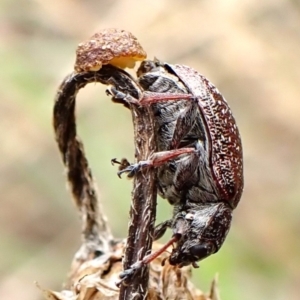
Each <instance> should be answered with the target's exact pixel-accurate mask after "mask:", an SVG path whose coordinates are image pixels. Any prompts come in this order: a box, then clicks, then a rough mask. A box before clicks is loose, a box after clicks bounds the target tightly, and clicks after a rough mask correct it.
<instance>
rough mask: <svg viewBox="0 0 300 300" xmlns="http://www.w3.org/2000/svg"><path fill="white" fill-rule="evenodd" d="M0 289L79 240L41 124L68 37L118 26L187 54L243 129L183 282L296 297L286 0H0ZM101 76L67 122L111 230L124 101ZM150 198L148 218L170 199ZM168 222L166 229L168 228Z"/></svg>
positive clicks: (291, 51) (117, 217)
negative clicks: (227, 187) (210, 250)
mask: <svg viewBox="0 0 300 300" xmlns="http://www.w3.org/2000/svg"><path fill="white" fill-rule="evenodd" d="M0 14H1V17H0V66H1V69H0V78H1V80H0V97H1V101H0V140H1V147H0V156H1V163H0V186H1V200H0V201H1V209H0V245H1V250H0V252H1V254H0V257H1V259H0V299H22V300H23V299H26V300H27V299H28V300H29V299H30V300H35V299H41V298H42V297H41V292H40V291H39V290H38V289H37V288H36V287H35V286H34V284H33V282H34V281H35V280H37V281H38V282H39V283H40V284H41V285H42V286H43V287H45V288H52V289H56V290H59V289H60V288H61V283H62V282H63V280H64V279H65V276H66V274H67V272H68V270H69V265H70V261H71V259H72V257H73V254H74V252H75V251H76V250H77V248H78V246H79V244H80V237H79V232H80V223H79V219H78V215H77V212H76V210H75V206H74V205H73V203H72V200H71V198H70V195H69V193H68V191H67V190H66V183H65V177H64V170H63V166H62V164H61V161H60V156H59V153H58V150H57V148H56V144H55V142H54V138H53V131H52V125H51V122H52V121H51V118H52V106H53V98H54V95H55V92H56V89H57V87H58V85H59V83H60V81H61V80H62V79H63V77H64V76H65V75H66V74H67V73H69V72H71V71H72V68H73V63H74V58H75V49H76V47H77V44H78V43H79V42H81V41H83V40H86V39H87V38H89V37H90V36H91V35H92V34H94V33H95V32H96V31H97V30H101V29H103V28H107V27H118V28H122V29H126V30H129V31H131V32H132V33H133V34H134V35H135V36H137V38H138V39H139V41H140V42H141V44H142V45H143V47H144V48H145V49H146V51H147V52H148V57H149V58H153V57H154V56H155V57H158V58H159V59H161V60H163V61H168V62H169V63H180V64H186V65H190V66H192V67H194V68H195V69H197V70H198V71H199V72H200V73H202V74H204V75H206V76H207V77H208V78H209V79H210V80H211V81H212V82H213V83H214V84H215V85H216V86H217V87H218V88H219V90H220V91H221V92H222V93H223V95H224V96H225V97H226V99H227V101H228V102H229V104H230V106H231V108H232V111H233V113H234V115H235V118H236V120H237V122H238V125H239V128H240V132H241V135H242V138H243V146H244V159H245V190H244V195H243V198H242V200H241V202H240V204H239V206H238V208H237V209H236V211H235V213H234V222H233V225H232V229H231V231H230V234H229V236H228V238H227V240H226V242H225V244H224V246H223V247H222V249H221V250H220V252H219V253H218V254H216V255H213V256H211V257H210V258H208V259H206V260H204V261H203V262H201V267H200V269H198V270H195V271H194V275H193V278H194V282H195V283H196V284H197V286H198V287H200V288H201V289H203V290H204V291H207V290H208V289H209V283H210V281H211V280H212V278H213V276H214V275H215V274H216V273H218V274H219V286H220V292H221V298H222V299H223V300H229V299H243V300H248V299H249V300H250V299H257V300H260V299H273V300H279V299H289V300H291V299H299V298H300V271H299V269H300V255H299V252H300V239H299V234H300V229H299V228H300V218H299V215H300V199H299V196H300V184H299V178H300V159H299V148H300V128H299V126H300V118H299V112H300V101H299V85H300V56H299V53H300V2H299V1H298V0H290V1H288V0H286V1H284V0H264V1H259V0H246V1H239V0H235V1H234V0H227V1H221V0H219V1H218V0H206V1H204V0H203V1H201V0H198V1H196V0H184V1H183V0H181V1H174V0H173V1H172V0H152V1H133V0H128V1H108V0H107V1H104V0H103V1H99V0H98V1H96V0H86V1H79V0H64V1H58V0H35V1H34V0H27V1H26V0H19V1H11V0H2V1H1V2H0ZM105 89H106V87H103V86H101V85H99V84H95V85H89V86H88V87H86V88H85V89H84V90H83V91H82V92H80V94H79V96H78V106H77V109H78V110H77V111H78V114H77V115H78V127H79V133H80V136H81V137H82V139H83V141H84V144H85V147H86V151H87V154H88V158H89V161H90V165H91V167H92V170H93V173H94V175H95V177H96V178H97V182H98V186H99V191H100V194H101V199H102V201H103V206H104V209H105V213H106V214H107V216H108V218H109V221H110V225H111V226H112V229H113V232H114V234H115V235H116V236H118V237H124V236H125V235H126V228H127V221H128V207H129V203H130V190H131V182H130V181H128V180H125V179H123V180H120V179H118V177H117V176H116V168H114V167H112V166H111V164H110V159H111V158H113V157H118V158H120V157H124V156H125V157H127V158H129V159H132V158H133V141H132V125H131V117H130V113H129V112H128V111H126V110H125V109H124V108H123V107H121V106H118V105H115V104H112V103H111V102H110V100H109V98H108V97H107V96H106V95H105V92H104V91H105ZM165 202H166V201H163V200H160V201H159V204H158V211H159V216H158V219H159V220H164V219H166V218H168V217H169V216H170V214H171V207H170V206H169V205H168V204H167V203H165ZM169 234H170V233H169Z"/></svg>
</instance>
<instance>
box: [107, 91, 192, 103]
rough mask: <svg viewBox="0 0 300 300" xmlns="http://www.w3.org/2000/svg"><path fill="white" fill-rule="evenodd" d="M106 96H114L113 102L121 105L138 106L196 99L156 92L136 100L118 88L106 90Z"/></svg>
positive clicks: (190, 96)
mask: <svg viewBox="0 0 300 300" xmlns="http://www.w3.org/2000/svg"><path fill="white" fill-rule="evenodd" d="M106 94H107V95H109V96H113V99H112V100H113V101H115V102H119V103H130V104H138V105H150V104H153V103H157V102H162V101H168V100H191V99H194V98H195V97H194V96H193V95H191V94H181V93H178V94H176V93H172V94H171V93H170V94H168V93H155V92H144V93H143V96H142V98H141V99H136V98H134V97H132V96H131V95H129V94H125V93H123V92H122V91H119V90H118V89H117V88H116V87H114V86H112V87H111V89H110V90H106Z"/></svg>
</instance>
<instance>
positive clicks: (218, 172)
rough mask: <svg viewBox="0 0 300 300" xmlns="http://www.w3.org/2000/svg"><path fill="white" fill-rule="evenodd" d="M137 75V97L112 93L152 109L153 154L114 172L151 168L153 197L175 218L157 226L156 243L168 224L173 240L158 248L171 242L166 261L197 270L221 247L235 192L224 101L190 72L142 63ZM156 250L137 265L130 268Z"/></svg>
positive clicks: (235, 150) (236, 140)
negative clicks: (161, 200) (153, 169)
mask: <svg viewBox="0 0 300 300" xmlns="http://www.w3.org/2000/svg"><path fill="white" fill-rule="evenodd" d="M137 74H138V82H139V84H140V85H141V87H142V89H143V90H144V93H143V96H142V98H141V99H134V98H132V97H131V96H128V95H126V94H124V93H122V92H119V91H117V90H116V89H112V94H113V95H114V97H115V98H116V99H118V100H119V101H122V100H123V101H124V102H131V103H135V104H136V103H138V104H139V105H151V108H152V109H153V113H154V118H155V138H156V142H157V147H158V151H159V152H158V153H155V154H154V155H153V157H151V158H149V160H148V161H143V162H138V163H137V164H133V165H130V166H127V167H126V168H124V169H123V170H121V171H120V172H119V174H121V173H124V172H127V173H128V176H129V177H130V176H133V175H134V174H135V172H137V171H138V170H139V168H141V167H147V166H154V167H157V168H158V170H157V172H158V173H157V176H158V190H159V194H160V195H161V196H162V197H163V198H166V199H167V200H168V201H169V202H170V203H171V204H173V205H174V214H173V218H172V219H170V220H167V221H165V222H163V223H161V224H159V225H158V226H157V227H156V230H155V238H159V237H161V236H162V235H163V234H164V233H165V231H166V229H167V227H170V228H171V229H172V231H173V237H172V239H171V240H170V241H169V242H168V243H167V244H166V246H165V247H163V248H162V249H161V251H164V250H165V249H166V248H167V246H169V245H170V244H172V243H173V242H176V246H175V248H174V249H173V251H172V253H171V255H170V258H169V261H170V264H172V265H177V266H179V267H182V266H185V265H189V264H193V266H194V267H197V264H196V262H197V261H199V260H201V259H203V258H205V257H207V256H209V255H211V254H213V253H215V252H217V251H218V250H219V249H220V247H221V246H222V244H223V242H224V240H225V238H226V235H227V233H228V231H229V229H230V225H231V219H232V210H233V209H234V208H235V207H236V206H237V204H238V202H239V200H240V198H241V195H242V191H243V155H242V145H241V139H240V134H239V131H238V128H237V126H236V122H235V120H234V117H233V115H232V113H231V110H230V108H229V106H228V104H227V102H226V100H225V99H224V98H223V96H222V95H221V94H220V93H219V91H218V90H217V89H216V87H215V86H214V85H213V84H212V83H211V82H210V81H209V80H208V79H207V78H206V77H204V76H202V75H201V74H199V73H198V72H197V71H196V70H194V69H193V68H190V67H187V66H182V65H171V64H167V63H161V62H160V61H158V60H154V61H150V60H147V61H143V62H142V63H141V66H140V67H139V69H138V72H137ZM161 251H158V252H157V253H153V254H151V255H149V256H147V257H145V258H144V259H143V260H142V261H140V262H137V263H136V264H135V265H134V266H133V267H132V270H131V271H133V270H134V269H135V268H138V267H139V265H140V264H143V263H148V262H149V261H151V260H152V257H153V256H155V255H158V254H159V253H161ZM131 271H130V270H128V272H126V271H125V273H124V274H123V275H124V276H127V275H129V274H130V273H131Z"/></svg>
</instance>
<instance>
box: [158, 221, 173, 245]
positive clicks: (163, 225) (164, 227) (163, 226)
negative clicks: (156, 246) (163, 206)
mask: <svg viewBox="0 0 300 300" xmlns="http://www.w3.org/2000/svg"><path fill="white" fill-rule="evenodd" d="M171 225H172V220H167V221H164V222H162V223H160V224H158V225H156V226H155V228H154V240H155V241H156V240H158V239H160V238H161V237H162V236H163V235H164V234H165V232H166V230H167V228H168V227H169V228H170V227H171Z"/></svg>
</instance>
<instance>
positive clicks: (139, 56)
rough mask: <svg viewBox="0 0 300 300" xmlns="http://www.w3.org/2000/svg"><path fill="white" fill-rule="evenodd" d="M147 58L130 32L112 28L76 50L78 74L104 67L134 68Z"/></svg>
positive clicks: (76, 69)
mask: <svg viewBox="0 0 300 300" xmlns="http://www.w3.org/2000/svg"><path fill="white" fill-rule="evenodd" d="M146 57H147V54H146V52H145V50H144V49H143V48H142V46H141V45H140V43H139V42H138V40H137V38H136V37H135V36H134V35H133V34H132V33H131V32H129V31H126V30H122V29H116V28H110V29H104V30H102V31H100V32H98V33H96V34H94V35H93V36H92V37H91V38H90V39H89V40H88V41H86V42H83V43H80V44H79V45H78V47H77V50H76V62H75V66H74V69H75V71H76V72H87V71H98V70H100V69H101V67H102V65H106V64H111V65H114V66H116V67H119V68H122V69H124V68H133V67H134V66H135V62H136V61H142V60H144V59H145V58H146Z"/></svg>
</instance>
